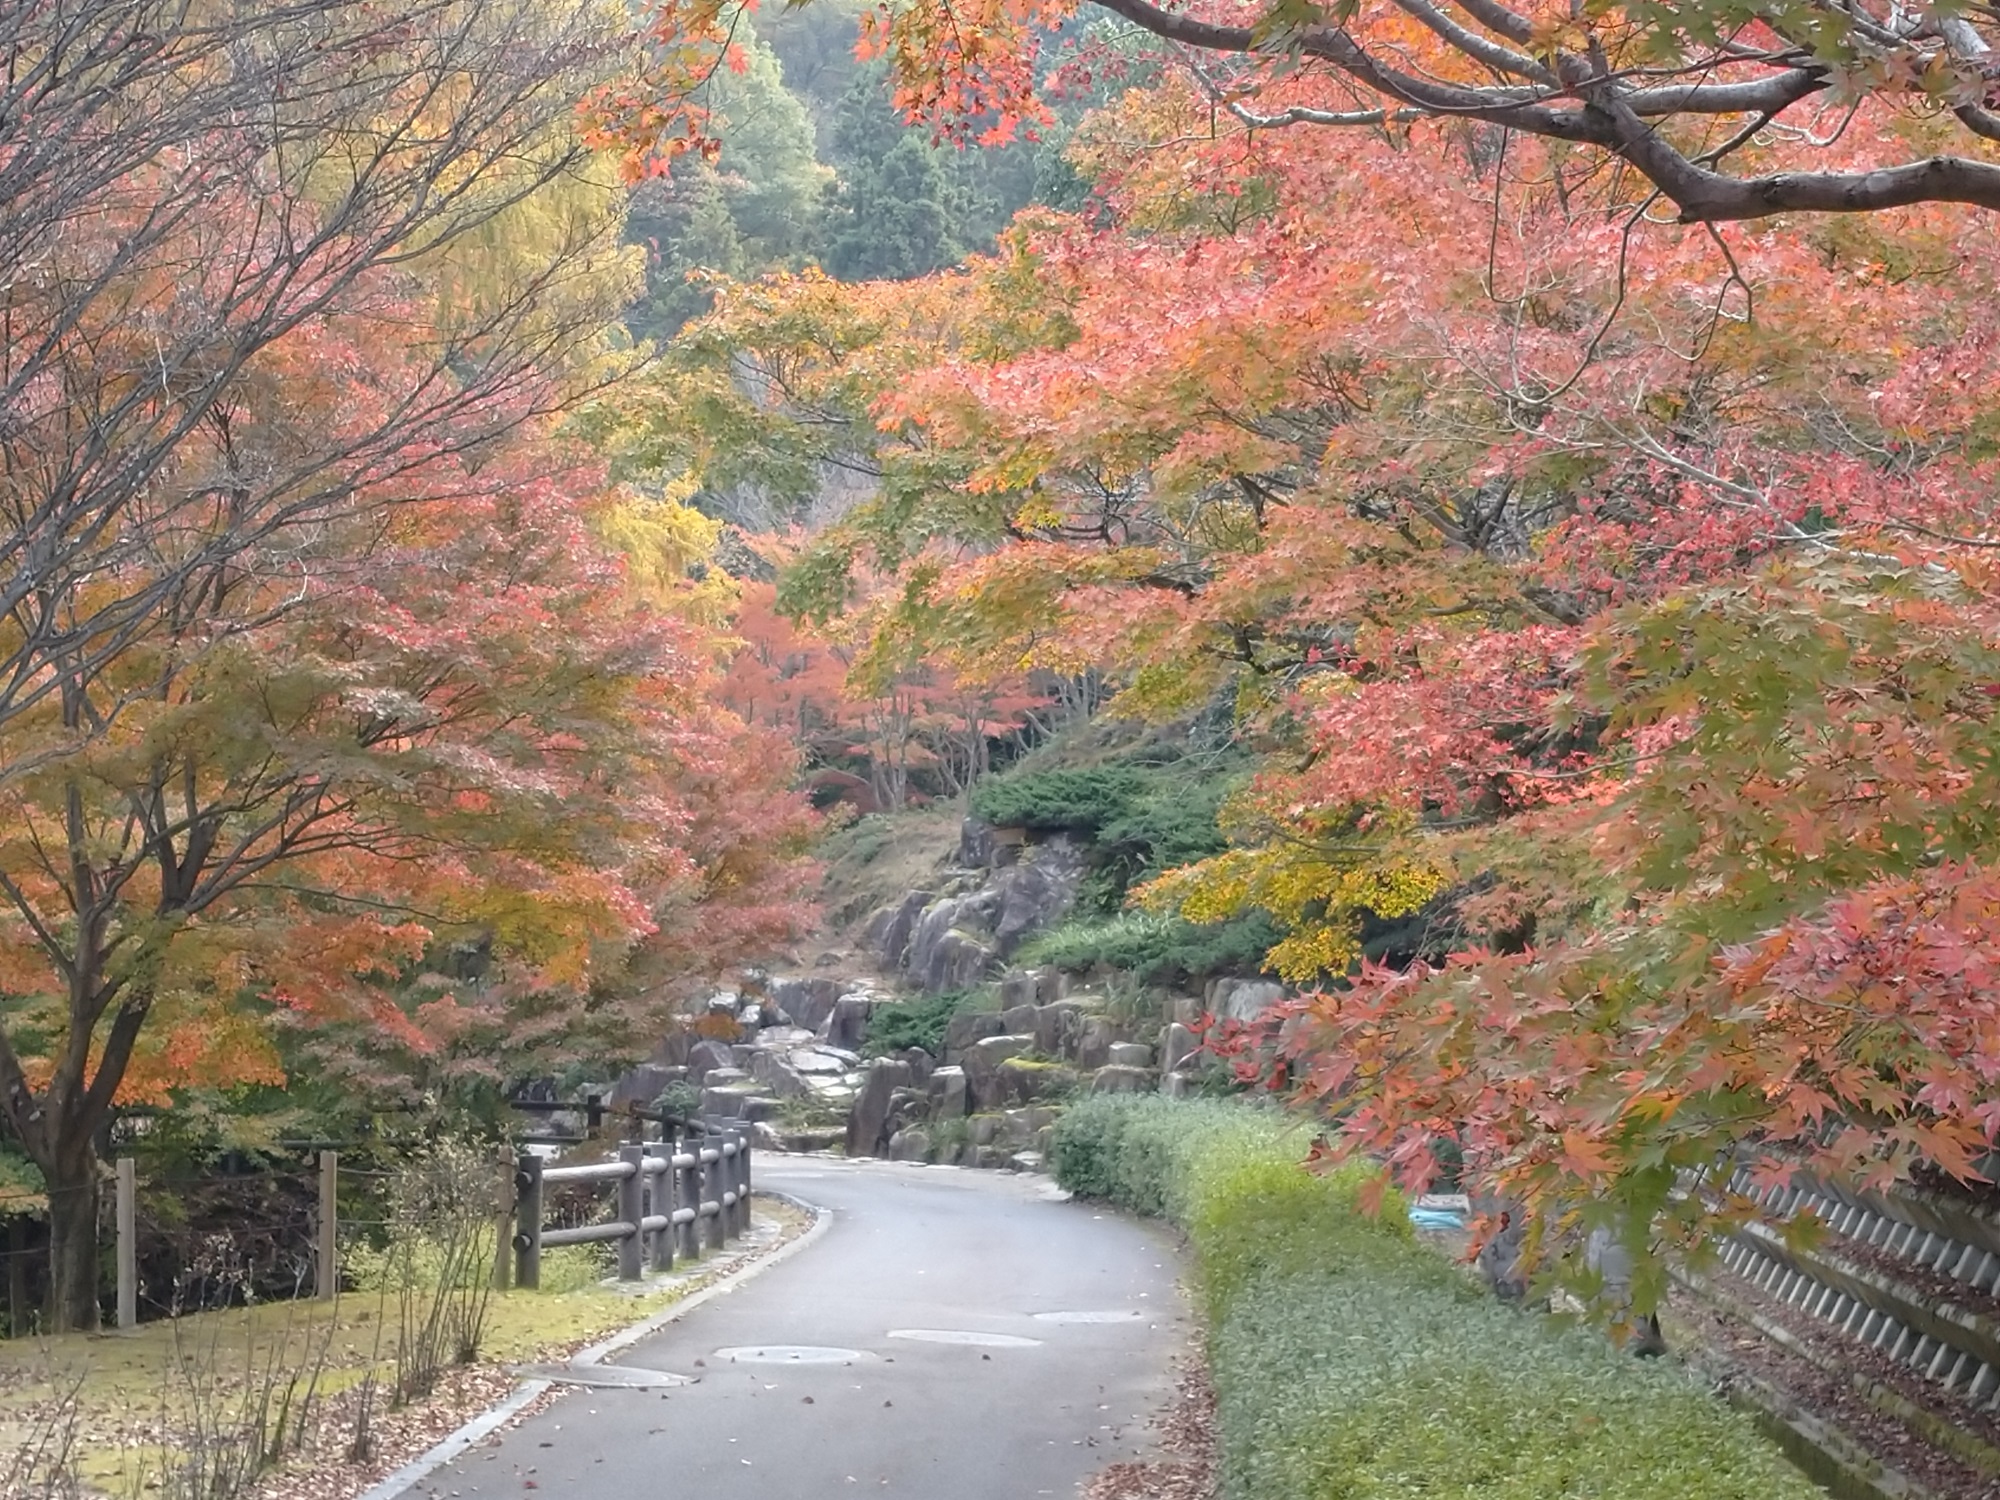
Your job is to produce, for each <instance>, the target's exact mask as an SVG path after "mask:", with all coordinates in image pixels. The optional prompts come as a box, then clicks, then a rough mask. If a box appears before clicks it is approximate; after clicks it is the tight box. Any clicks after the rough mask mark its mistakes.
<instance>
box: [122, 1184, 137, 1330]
mask: <svg viewBox="0 0 2000 1500" xmlns="http://www.w3.org/2000/svg"><path fill="white" fill-rule="evenodd" d="M117 1217H118V1326H119V1327H120V1328H130V1327H132V1326H133V1325H134V1324H136V1323H137V1322H138V1321H139V1245H138V1239H139V1175H138V1167H137V1165H136V1164H135V1163H134V1162H133V1160H132V1158H131V1157H129V1156H121V1157H119V1158H118V1205H117Z"/></svg>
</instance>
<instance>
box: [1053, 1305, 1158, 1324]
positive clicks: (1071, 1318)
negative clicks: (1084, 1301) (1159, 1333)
mask: <svg viewBox="0 0 2000 1500" xmlns="http://www.w3.org/2000/svg"><path fill="white" fill-rule="evenodd" d="M1145 1316H1146V1315H1145V1314H1144V1313H1142V1312H1140V1311H1139V1310H1138V1309H1137V1308H1130V1307H1110V1308H1105V1309H1103V1310H1101V1311H1097V1312H1090V1311H1084V1312H1045V1313H1036V1314H1035V1321H1036V1322H1038V1323H1136V1322H1137V1321H1138V1320H1139V1319H1141V1318H1143V1317H1145Z"/></svg>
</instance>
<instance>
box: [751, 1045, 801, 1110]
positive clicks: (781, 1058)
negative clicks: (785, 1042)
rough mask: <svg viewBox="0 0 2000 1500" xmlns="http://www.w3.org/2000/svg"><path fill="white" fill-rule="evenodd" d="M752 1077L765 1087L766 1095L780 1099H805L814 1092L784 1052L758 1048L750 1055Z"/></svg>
mask: <svg viewBox="0 0 2000 1500" xmlns="http://www.w3.org/2000/svg"><path fill="white" fill-rule="evenodd" d="M750 1076H751V1077H752V1078H754V1079H756V1080H757V1082H758V1083H760V1084H762V1085H763V1086H764V1091H765V1092H766V1093H768V1094H772V1095H774V1096H776V1097H777V1098H780V1099H798V1098H803V1097H804V1096H805V1095H807V1094H810V1093H811V1092H812V1085H810V1084H808V1083H807V1082H806V1079H805V1075H804V1074H803V1073H801V1072H800V1071H799V1070H798V1069H797V1068H795V1067H793V1066H792V1062H791V1059H790V1058H789V1057H787V1056H786V1055H785V1054H784V1053H782V1052H777V1051H771V1050H766V1049H765V1048H762V1047H759V1048H757V1049H756V1050H755V1051H753V1052H752V1053H751V1054H750Z"/></svg>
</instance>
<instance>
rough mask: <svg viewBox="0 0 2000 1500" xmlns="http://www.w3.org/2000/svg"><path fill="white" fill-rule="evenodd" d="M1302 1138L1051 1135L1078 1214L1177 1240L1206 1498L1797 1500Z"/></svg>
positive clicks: (1595, 1341)
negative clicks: (1185, 1276) (1371, 1195)
mask: <svg viewBox="0 0 2000 1500" xmlns="http://www.w3.org/2000/svg"><path fill="white" fill-rule="evenodd" d="M1308 1139H1309V1136H1308V1134H1307V1133H1306V1132H1305V1131H1304V1130H1302V1129H1301V1128H1300V1127H1299V1126H1297V1125H1296V1124H1294V1123H1292V1122H1289V1121H1287V1120H1286V1119H1285V1118H1284V1117H1283V1116H1281V1115H1279V1114H1277V1113H1275V1112H1272V1111H1266V1110H1260V1109H1257V1108H1255V1107H1251V1106H1246V1105H1243V1104H1241V1103H1236V1102H1230V1101H1221V1100H1178V1101H1177V1100H1168V1099H1162V1098H1158V1097H1146V1096H1130V1095H1125V1096H1117V1095H1113V1096H1094V1097H1092V1098H1089V1099H1086V1100H1083V1101H1081V1102H1080V1103H1078V1104H1076V1105H1074V1106H1073V1107H1071V1108H1070V1109H1069V1110H1068V1111H1067V1112H1065V1113H1064V1115H1063V1116H1062V1118H1061V1119H1060V1120H1059V1121H1058V1122H1057V1125H1056V1129H1055V1136H1054V1141H1053V1143H1052V1148H1051V1165H1052V1167H1053V1169H1054V1171H1055V1174H1056V1177H1057V1179H1058V1181H1060V1182H1061V1183H1062V1184H1063V1185H1064V1186H1066V1187H1068V1188H1069V1189H1070V1190H1071V1191H1073V1192H1075V1193H1077V1194H1078V1195H1079V1196H1086V1197H1092V1198H1100V1199H1104V1200H1106V1201H1108V1202H1111V1203H1114V1204H1117V1205H1120V1206H1122V1207H1125V1208H1129V1209H1132V1210H1134V1211H1136V1212H1139V1213H1145V1214H1151V1215H1157V1216H1159V1217H1162V1218H1165V1219H1168V1220H1170V1221H1171V1222H1173V1223H1175V1224H1177V1225H1179V1226H1180V1227H1181V1229H1182V1230H1184V1231H1185V1232H1186V1234H1187V1236H1188V1241H1189V1246H1190V1248H1191V1250H1192V1252H1193V1256H1194V1269H1195V1278H1196V1292H1197V1296H1198V1300H1199V1303H1200V1306H1201V1310H1202V1313H1203V1315H1204V1318H1205V1321H1206V1324H1207V1328H1208V1342H1209V1355H1210V1364H1211V1369H1212V1374H1213V1378H1214V1382H1215V1389H1216V1398H1217V1428H1218V1434H1217V1436H1218V1447H1219V1466H1220V1471H1221V1472H1220V1481H1221V1484H1220V1490H1221V1496H1222V1500H1391V1497H1394V1500H1447V1497H1449V1500H1474V1497H1478V1500H1668V1497H1672V1500H1812V1497H1816V1496H1818V1495H1819V1494H1820V1491H1819V1490H1818V1489H1817V1488H1816V1487H1815V1486H1814V1485H1813V1484H1812V1483H1811V1482H1810V1481H1808V1480H1807V1479H1806V1478H1805V1477H1804V1476H1803V1475H1801V1474H1800V1473H1798V1472H1797V1471H1796V1470H1794V1469H1793V1468H1791V1467H1790V1465H1788V1464H1787V1463H1786V1462H1785V1460H1784V1459H1783V1458H1782V1457H1781V1456H1780V1454H1779V1452H1778V1450H1777V1449H1776V1448H1775V1447H1774V1446H1772V1445H1771V1444H1770V1443H1769V1442H1767V1441H1766V1440H1765V1439H1763V1438H1762V1437H1761V1436H1759V1435H1758V1433H1757V1432H1756V1430H1755V1428H1754V1427H1753V1426H1752V1425H1751V1423H1750V1421H1749V1419H1748V1418H1747V1417H1745V1416H1743V1415H1741V1414H1740V1413H1738V1412H1735V1411H1733V1410H1731V1409H1730V1408H1729V1407H1727V1406H1725V1405H1723V1404H1722V1403H1721V1402H1719V1401H1718V1400H1716V1399H1715V1398H1714V1397H1713V1396H1712V1395H1710V1394H1709V1392H1708V1391H1706V1390H1705V1389H1703V1388H1702V1387H1701V1386H1700V1385H1699V1384H1698V1383H1697V1382H1696V1381H1695V1380H1693V1379H1692V1378H1691V1377H1690V1376H1689V1375H1688V1374H1687V1373H1686V1372H1685V1371H1683V1370H1682V1369H1681V1368H1680V1367H1678V1366H1676V1365H1674V1364H1672V1363H1671V1362H1667V1361H1642V1360H1639V1359H1635V1358H1633V1357H1632V1356H1630V1355H1626V1354H1622V1353H1620V1352H1619V1351H1617V1350H1615V1349H1613V1348H1612V1347H1611V1346H1610V1345H1609V1344H1608V1343H1607V1342H1606V1341H1605V1340H1604V1339H1603V1338H1602V1337H1601V1336H1600V1335H1598V1334H1596V1333H1594V1332H1592V1331H1590V1330H1587V1329H1580V1328H1576V1327H1570V1326H1565V1325H1562V1324H1560V1323H1558V1322H1556V1321H1555V1320H1552V1319H1549V1318H1546V1317H1543V1316H1540V1315H1538V1314H1535V1313H1531V1312H1524V1311H1522V1310H1520V1309H1517V1308H1512V1307H1508V1306H1505V1305H1503V1304H1501V1303H1499V1302H1496V1301H1495V1300H1494V1299H1492V1298H1491V1297H1489V1296H1487V1295H1486V1294H1485V1292H1484V1290H1483V1289H1481V1288H1480V1287H1478V1286H1476V1285H1475V1284H1474V1283H1472V1282H1471V1281H1470V1280H1469V1279H1468V1278H1467V1277H1466V1276H1465V1275H1463V1274H1462V1273H1461V1272H1460V1271H1459V1270H1457V1269H1456V1268H1454V1267H1453V1266H1451V1265H1449V1264H1448V1263H1447V1262H1446V1261H1444V1260H1443V1259H1442V1258H1441V1257H1439V1256H1437V1255H1435V1254H1434V1253H1432V1252H1431V1251H1429V1250H1427V1249H1425V1248H1423V1247H1422V1246H1419V1245H1417V1244H1416V1243H1414V1241H1413V1238H1412V1236H1411V1233H1410V1229H1409V1224H1408V1221H1407V1219H1406V1218H1405V1217H1404V1216H1403V1213H1402V1210H1401V1208H1400V1207H1399V1206H1398V1205H1396V1204H1395V1203H1393V1202H1392V1203H1391V1204H1390V1205H1389V1206H1388V1207H1387V1208H1386V1209H1385V1210H1384V1212H1383V1213H1382V1214H1380V1215H1379V1216H1376V1217H1372V1218H1371V1217H1369V1216H1366V1215H1364V1214H1362V1213H1361V1212H1360V1211H1359V1210H1358V1209H1357V1207H1356V1204H1355V1194H1356V1192H1357V1191H1358V1189H1359V1186H1360V1181H1361V1179H1360V1176H1359V1175H1358V1174H1357V1173H1354V1172H1351V1171H1350V1172H1345V1173H1332V1174H1327V1175H1323V1176H1315V1175H1313V1174H1310V1173H1307V1172H1306V1171H1305V1170H1303V1169H1302V1168H1301V1167H1300V1165H1299V1162H1300V1159H1301V1157H1302V1156H1303V1155H1304V1154H1305V1149H1306V1146H1307V1142H1308Z"/></svg>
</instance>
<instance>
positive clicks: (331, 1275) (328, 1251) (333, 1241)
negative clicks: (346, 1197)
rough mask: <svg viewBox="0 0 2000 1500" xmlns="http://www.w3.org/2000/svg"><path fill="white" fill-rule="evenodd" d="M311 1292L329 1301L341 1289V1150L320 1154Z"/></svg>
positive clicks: (323, 1300)
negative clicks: (316, 1246) (315, 1259)
mask: <svg viewBox="0 0 2000 1500" xmlns="http://www.w3.org/2000/svg"><path fill="white" fill-rule="evenodd" d="M313 1269H314V1273H315V1274H314V1278H313V1293H314V1295H316V1296H317V1297H318V1298H319V1300H320V1301H322V1302H331V1301H332V1300H333V1299H334V1297H335V1296H336V1295H338V1294H339V1291H340V1153H339V1152H338V1151H322V1152H320V1154H319V1259H318V1264H317V1265H316V1266H315V1267H314V1268H313Z"/></svg>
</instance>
